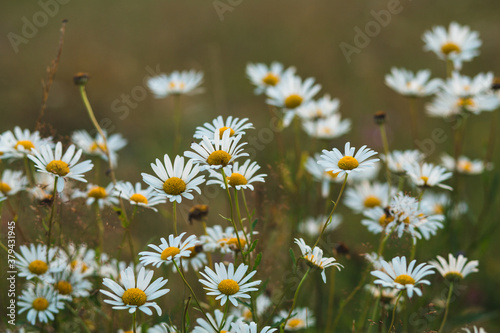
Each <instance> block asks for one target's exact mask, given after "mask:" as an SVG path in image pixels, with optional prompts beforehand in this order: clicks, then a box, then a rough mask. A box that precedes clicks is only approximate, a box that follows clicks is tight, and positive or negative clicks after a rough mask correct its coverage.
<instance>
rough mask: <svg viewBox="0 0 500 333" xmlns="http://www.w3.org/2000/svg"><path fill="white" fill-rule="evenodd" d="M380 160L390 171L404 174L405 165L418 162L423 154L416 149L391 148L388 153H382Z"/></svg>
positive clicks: (422, 157)
mask: <svg viewBox="0 0 500 333" xmlns="http://www.w3.org/2000/svg"><path fill="white" fill-rule="evenodd" d="M381 157H382V160H383V161H384V162H385V163H387V165H388V167H389V170H391V172H393V173H395V174H397V175H399V176H403V175H405V174H406V167H407V166H408V165H410V164H414V163H420V162H422V161H423V159H424V154H423V153H422V152H420V151H418V150H416V149H415V150H393V151H391V152H390V153H389V155H382V156H381Z"/></svg>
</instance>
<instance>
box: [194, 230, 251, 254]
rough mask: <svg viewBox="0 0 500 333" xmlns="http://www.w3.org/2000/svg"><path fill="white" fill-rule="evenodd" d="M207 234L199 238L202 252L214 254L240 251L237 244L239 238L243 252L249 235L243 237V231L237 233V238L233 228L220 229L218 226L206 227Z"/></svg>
mask: <svg viewBox="0 0 500 333" xmlns="http://www.w3.org/2000/svg"><path fill="white" fill-rule="evenodd" d="M206 232H207V234H206V235H202V236H201V237H200V239H201V242H202V243H203V250H205V251H208V252H214V251H217V250H220V251H221V253H224V254H226V253H234V252H235V251H239V250H240V244H238V237H239V238H240V243H241V246H242V247H243V250H246V249H247V247H248V244H247V243H246V238H249V239H250V236H251V234H250V233H248V234H247V237H245V233H244V232H243V231H241V230H240V231H238V237H236V233H235V232H234V228H233V227H226V228H225V229H222V227H221V226H220V225H214V226H213V227H207V229H206Z"/></svg>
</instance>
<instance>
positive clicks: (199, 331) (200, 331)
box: [193, 310, 235, 333]
mask: <svg viewBox="0 0 500 333" xmlns="http://www.w3.org/2000/svg"><path fill="white" fill-rule="evenodd" d="M207 317H208V320H209V322H208V321H207V320H206V319H205V318H198V319H196V323H197V324H198V325H197V326H195V327H194V329H193V333H219V331H220V332H229V331H230V330H231V323H232V322H233V321H234V319H235V317H234V316H233V315H228V316H227V318H226V319H225V321H224V318H225V316H224V313H223V312H222V311H220V310H215V311H214V316H213V317H212V315H211V314H210V313H207ZM213 326H215V327H217V328H218V329H219V330H217V331H216V330H214V328H213Z"/></svg>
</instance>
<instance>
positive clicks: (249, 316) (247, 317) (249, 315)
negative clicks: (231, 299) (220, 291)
mask: <svg viewBox="0 0 500 333" xmlns="http://www.w3.org/2000/svg"><path fill="white" fill-rule="evenodd" d="M243 318H244V319H245V320H248V321H252V319H253V317H252V311H250V310H248V309H247V308H245V309H243Z"/></svg>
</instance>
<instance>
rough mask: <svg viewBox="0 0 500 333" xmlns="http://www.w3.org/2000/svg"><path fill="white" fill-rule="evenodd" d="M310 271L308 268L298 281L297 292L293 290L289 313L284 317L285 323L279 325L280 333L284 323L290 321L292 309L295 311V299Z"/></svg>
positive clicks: (283, 328)
mask: <svg viewBox="0 0 500 333" xmlns="http://www.w3.org/2000/svg"><path fill="white" fill-rule="evenodd" d="M310 271H311V267H309V268H308V269H307V271H306V273H305V274H304V276H303V277H302V280H300V283H299V285H298V287H297V290H295V295H294V296H293V303H292V307H291V308H290V311H288V316H287V317H286V319H285V321H284V322H283V323H282V324H281V327H280V332H283V331H284V330H285V326H286V323H287V321H288V319H290V317H291V316H292V313H293V309H295V304H296V303H297V297H298V296H299V291H300V287H302V284H303V283H304V281H305V280H306V277H307V275H309V272H310Z"/></svg>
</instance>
